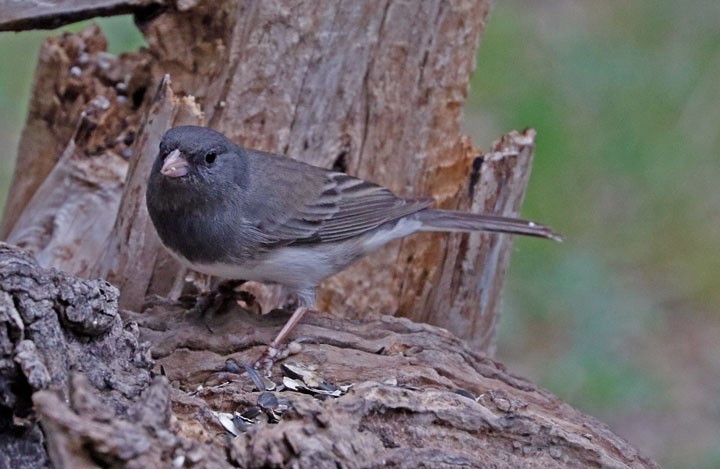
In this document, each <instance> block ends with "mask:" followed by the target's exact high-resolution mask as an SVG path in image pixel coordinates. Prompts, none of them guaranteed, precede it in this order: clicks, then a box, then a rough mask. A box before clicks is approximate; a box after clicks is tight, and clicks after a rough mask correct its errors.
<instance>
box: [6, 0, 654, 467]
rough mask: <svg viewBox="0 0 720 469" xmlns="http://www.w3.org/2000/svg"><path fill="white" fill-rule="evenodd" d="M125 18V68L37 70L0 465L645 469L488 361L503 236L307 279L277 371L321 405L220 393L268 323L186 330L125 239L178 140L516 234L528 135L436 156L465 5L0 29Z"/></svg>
mask: <svg viewBox="0 0 720 469" xmlns="http://www.w3.org/2000/svg"><path fill="white" fill-rule="evenodd" d="M129 11H132V12H134V13H135V14H136V22H137V24H138V26H139V27H140V29H141V30H142V32H143V34H144V35H145V38H146V40H147V42H148V45H149V47H148V48H147V49H143V50H141V51H138V52H136V53H126V54H122V55H121V56H120V57H115V56H112V55H110V54H107V53H106V52H105V48H106V42H105V39H104V37H103V36H102V34H101V32H100V31H99V29H98V28H97V27H94V26H91V27H89V28H88V29H86V30H85V31H83V32H82V33H80V34H77V35H73V34H64V35H62V36H61V37H57V38H50V39H48V40H47V41H46V42H45V44H44V45H43V47H42V50H41V54H40V62H39V64H38V68H37V71H36V77H35V82H34V87H33V100H32V103H31V108H30V113H29V116H28V121H27V124H26V127H25V129H24V131H23V135H22V139H21V143H20V148H19V151H18V155H19V158H18V162H17V170H16V173H15V177H14V179H13V186H12V190H11V193H10V195H9V198H8V205H7V207H6V210H5V214H4V217H3V223H2V234H3V236H6V239H7V240H8V241H9V242H11V243H13V244H16V245H19V246H21V247H22V248H24V249H25V250H24V251H23V250H20V249H18V248H17V247H13V246H10V245H6V244H2V245H0V387H1V388H2V390H3V392H2V400H0V420H1V421H2V424H0V445H1V446H2V449H3V450H2V451H0V466H13V467H14V466H18V465H31V466H35V467H48V466H51V465H53V466H57V467H86V466H127V467H168V466H171V465H172V466H173V467H186V466H187V467H230V466H241V467H287V466H290V467H337V466H341V467H380V466H385V465H391V466H393V465H394V466H398V467H422V466H426V467H427V466H430V467H443V466H445V467H456V466H498V467H509V466H510V467H525V466H530V467H556V466H558V465H568V466H583V467H585V466H603V467H655V464H654V463H653V462H652V461H651V460H649V459H647V458H645V457H643V456H642V455H640V454H639V453H638V452H637V450H635V449H634V448H632V447H631V446H629V445H628V444H627V443H626V442H624V441H623V440H622V439H620V438H619V437H617V436H615V435H613V434H612V433H611V432H610V431H609V430H608V429H607V427H606V426H605V425H603V424H602V423H600V422H597V421H595V420H594V419H592V418H590V417H588V416H585V415H583V414H581V413H579V412H578V411H576V410H574V409H572V408H571V407H570V406H568V405H567V404H564V403H563V402H562V401H560V400H559V399H558V398H556V397H555V396H552V395H551V394H549V393H548V392H546V391H544V390H542V389H539V388H537V387H536V386H534V385H533V384H532V383H529V382H527V381H526V380H523V379H522V378H518V377H515V376H513V375H511V374H510V373H508V372H507V371H506V370H505V369H504V368H503V366H502V365H500V364H498V363H496V362H494V361H492V360H491V359H490V358H488V355H487V354H488V352H491V351H492V347H493V337H494V331H495V326H496V323H497V318H498V304H499V302H498V298H499V296H498V295H499V291H500V288H501V285H502V280H503V276H504V272H505V269H506V267H507V263H508V262H509V252H510V242H511V241H510V239H509V238H508V237H503V236H490V235H473V236H467V235H451V236H445V235H427V236H425V235H423V236H417V237H414V238H410V239H407V240H404V241H402V242H397V243H394V244H391V245H390V246H388V247H387V248H386V249H384V250H382V251H380V252H378V253H377V254H375V255H374V256H371V257H369V258H368V259H367V260H365V261H363V262H361V263H360V264H358V265H357V266H355V267H353V268H352V269H349V270H348V271H347V272H345V273H343V274H341V275H339V276H337V277H334V278H332V279H329V280H328V281H327V282H326V283H325V284H324V285H323V288H322V289H321V292H320V302H321V306H323V308H326V309H330V310H332V311H333V312H334V313H336V314H334V315H330V314H325V313H320V314H310V315H308V316H306V318H305V319H304V320H303V321H302V323H301V325H300V326H299V327H298V329H297V330H296V332H295V334H294V336H293V337H294V339H295V341H296V342H297V343H298V344H301V345H300V347H301V349H302V350H301V353H300V354H299V355H293V356H291V357H289V358H287V359H285V360H284V363H285V364H294V365H296V366H299V367H301V369H304V370H306V371H307V370H310V371H307V372H308V373H310V374H312V376H315V378H313V379H314V381H313V382H315V384H317V386H320V388H322V389H323V390H324V391H325V392H329V393H335V394H339V397H338V396H335V397H327V398H325V399H320V398H319V397H322V395H321V394H318V393H317V392H316V390H317V389H315V388H313V389H315V390H314V391H312V393H314V394H308V392H310V391H309V390H308V389H307V388H297V384H296V385H295V386H296V388H297V389H300V390H303V389H304V393H303V392H297V391H289V390H285V391H282V392H280V391H279V390H278V388H272V387H270V383H266V382H263V381H262V380H259V378H258V377H255V378H256V380H255V381H258V380H259V381H258V383H255V382H254V381H252V380H251V379H250V377H248V374H247V373H244V374H243V370H244V369H243V367H242V366H241V364H242V363H247V362H252V361H254V359H255V358H257V356H258V355H259V354H260V350H261V348H262V347H263V346H265V344H267V343H268V342H269V341H270V339H271V337H272V336H273V335H274V334H275V333H276V332H277V329H278V328H279V326H280V325H281V324H282V322H283V321H284V320H285V319H286V314H284V313H283V312H281V311H273V312H271V313H269V314H265V315H262V316H259V315H257V314H253V313H251V312H249V311H246V310H244V309H242V308H240V307H239V306H233V307H232V308H231V310H229V311H226V312H224V313H223V314H220V315H217V316H214V317H211V318H201V317H197V316H196V315H194V314H193V313H191V312H189V311H188V307H187V305H186V304H185V303H183V302H180V301H179V300H178V297H179V296H180V294H181V292H182V291H183V289H185V290H187V289H188V288H191V287H193V285H191V284H189V283H188V278H189V276H188V275H186V272H185V271H184V270H183V269H181V268H180V267H179V266H178V265H177V264H176V263H175V261H174V260H173V259H172V258H170V256H168V255H167V253H165V252H164V251H163V250H162V248H161V246H160V243H159V241H158V239H157V235H156V234H155V232H154V230H153V229H152V226H151V224H150V223H149V221H148V217H147V212H146V209H145V206H144V203H143V200H144V190H145V179H146V177H147V171H148V168H149V165H150V163H151V161H152V159H153V158H154V157H155V148H156V146H157V142H158V141H159V139H160V137H161V135H162V133H163V132H164V131H165V130H166V129H167V128H168V127H170V126H173V125H179V124H182V123H194V124H203V123H205V124H208V125H211V126H213V127H215V128H218V129H219V130H221V131H224V132H225V133H227V134H228V135H229V136H230V137H232V138H234V139H235V140H237V141H238V142H239V143H241V144H244V145H246V146H251V147H255V148H259V149H263V150H269V151H275V152H278V153H284V154H288V155H289V156H292V157H296V158H299V159H301V160H304V161H307V162H310V163H314V164H318V165H325V166H328V167H334V168H336V169H340V170H345V171H348V172H350V173H351V174H354V175H357V176H360V177H364V178H367V179H370V180H374V181H376V182H379V183H381V184H384V185H387V186H389V187H391V188H392V189H394V190H395V191H396V192H398V193H400V194H406V195H413V194H415V195H428V194H432V195H435V196H436V197H437V198H438V204H439V206H442V207H446V208H454V207H456V208H462V209H467V210H473V211H489V212H496V213H502V214H506V215H512V214H516V213H517V212H518V210H519V207H520V204H521V202H522V197H523V193H524V189H525V185H526V183H527V178H528V177H529V173H530V166H531V161H532V153H533V148H534V132H533V131H532V130H528V131H525V132H523V133H518V132H511V133H509V134H508V135H506V136H505V137H503V138H501V139H500V140H499V141H498V143H497V144H495V145H494V147H493V148H492V149H491V151H489V152H487V153H484V154H482V153H481V152H479V151H478V150H477V149H475V148H474V147H473V146H472V144H471V143H470V141H469V139H467V137H464V136H462V135H460V131H459V120H460V117H461V109H462V104H463V102H464V100H465V96H466V92H467V84H468V80H469V76H470V73H471V72H472V69H473V67H474V60H475V48H476V46H477V43H478V41H479V38H480V36H481V33H482V30H483V27H484V21H485V18H486V15H487V11H488V4H487V3H486V2H485V1H457V2H443V1H440V0H435V1H428V2H422V3H417V4H416V3H408V2H396V1H387V2H382V3H371V2H356V1H351V0H340V1H335V2H312V3H311V2H303V1H291V2H288V1H279V0H270V1H264V2H247V1H240V0H236V1H230V0H227V1H221V2H210V1H193V0H191V1H177V2H174V1H170V0H165V1H160V0H158V1H151V0H150V1H133V2H128V1H123V0H107V1H104V2H101V5H99V4H97V3H96V2H87V1H84V0H66V1H64V2H53V3H52V4H50V3H48V4H47V5H46V4H43V5H40V4H37V5H35V4H33V3H22V4H21V3H17V2H14V3H13V5H12V8H8V9H0V12H2V13H0V29H11V30H20V29H25V28H33V27H54V26H58V25H59V24H62V23H63V22H67V21H72V20H78V19H82V18H89V17H92V16H94V15H97V14H117V13H126V12H129ZM34 258H37V261H36V260H35V259H34ZM98 277H100V278H101V279H100V280H98V279H97V278H98ZM108 280H109V281H110V282H111V283H113V284H116V285H117V286H119V287H120V290H119V291H118V290H117V289H116V288H115V287H113V286H112V285H111V284H110V283H108ZM265 309H266V310H267V309H269V308H265ZM372 310H377V311H382V312H384V313H389V314H391V315H397V316H406V317H407V318H411V319H414V320H416V321H427V322H433V323H435V324H440V325H443V326H444V327H446V328H448V329H450V331H451V332H448V331H447V330H444V329H440V328H437V327H434V326H431V325H426V324H420V323H418V322H413V321H411V320H410V319H407V318H399V317H392V316H388V315H377V314H376V313H374V312H373V311H372ZM337 313H344V314H343V315H338V314H337ZM453 333H454V334H456V335H453ZM456 336H460V337H461V338H464V339H467V341H468V342H463V341H462V340H461V339H460V338H458V337H456ZM468 344H469V345H468ZM273 371H274V374H273V376H272V377H271V378H272V380H273V381H274V382H275V383H280V382H281V381H282V380H283V376H281V370H280V369H277V368H276V369H274V370H273ZM283 373H286V371H283ZM313 373H314V374H313ZM286 378H288V376H286ZM289 378H290V379H294V380H297V379H298V378H297V377H295V378H293V377H289ZM321 378H322V379H321ZM322 380H324V382H321V381H322ZM289 383H292V381H290V382H289ZM306 384H307V383H306ZM342 385H352V387H351V388H350V390H349V391H347V392H344V391H343V392H341V390H345V388H341V386H342ZM308 386H309V385H308ZM318 389H319V388H318ZM328 390H332V391H328ZM281 403H282V404H281ZM280 407H283V408H284V407H288V409H287V411H286V412H284V413H282V415H281V416H280V417H279V418H277V417H278V416H277V415H276V414H275V413H274V412H275V410H276V409H279V408H280ZM258 409H259V410H258ZM233 412H239V413H247V412H251V413H255V414H256V415H254V416H253V419H252V420H253V423H249V422H246V421H243V420H242V419H239V417H238V418H235V420H233V419H232V413H233ZM228 414H229V415H230V417H228ZM275 420H279V421H277V422H275ZM228 422H229V423H228ZM233 429H234V430H233ZM231 430H232V433H233V435H234V436H231V434H230V433H229V431H231Z"/></svg>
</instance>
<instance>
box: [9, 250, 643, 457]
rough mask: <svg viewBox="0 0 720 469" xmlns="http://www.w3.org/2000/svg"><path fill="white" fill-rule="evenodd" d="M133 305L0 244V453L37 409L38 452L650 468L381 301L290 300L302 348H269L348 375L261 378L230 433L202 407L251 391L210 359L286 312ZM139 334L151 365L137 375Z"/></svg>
mask: <svg viewBox="0 0 720 469" xmlns="http://www.w3.org/2000/svg"><path fill="white" fill-rule="evenodd" d="M149 308H150V309H149V310H148V311H145V312H143V313H132V312H129V311H128V312H124V313H123V314H124V315H125V317H124V319H125V320H126V321H129V322H128V323H127V326H125V327H123V325H122V322H121V320H120V317H119V315H118V312H117V290H116V289H115V288H113V287H112V286H110V285H109V284H107V283H106V282H103V281H100V280H93V281H88V280H79V279H76V278H72V277H71V276H68V275H65V274H62V273H59V272H57V271H53V270H46V269H42V268H40V267H39V266H38V265H37V263H35V261H34V260H33V259H32V258H31V257H30V256H29V255H28V254H27V253H23V252H21V251H19V250H16V249H13V248H11V247H9V246H7V245H0V326H1V327H0V376H2V377H3V379H2V380H0V383H1V384H2V385H3V386H4V387H3V389H4V390H6V391H8V392H7V393H5V392H4V393H3V396H4V399H3V400H2V401H1V402H0V410H1V412H0V418H2V419H4V420H3V421H2V425H0V444H2V445H3V448H2V449H3V451H0V458H4V459H3V460H4V461H7V462H9V464H8V465H9V466H10V467H17V461H19V460H20V459H16V458H20V457H22V455H23V454H28V452H26V453H22V451H27V449H28V448H30V446H23V445H19V444H17V443H18V442H17V435H18V433H19V432H18V427H20V428H21V429H22V428H27V429H37V423H36V422H37V421H39V423H40V425H41V427H42V429H43V434H44V435H45V437H46V438H47V440H46V442H45V443H46V444H45V445H43V444H42V440H38V439H37V437H35V440H32V438H31V436H32V435H30V433H29V432H28V436H26V437H25V438H27V440H26V439H24V438H21V441H22V442H23V443H27V442H31V441H34V443H33V444H34V446H32V448H33V451H36V453H31V454H35V455H37V456H39V457H38V458H37V459H36V460H37V461H39V462H41V463H42V462H43V461H44V464H47V461H48V460H50V461H52V464H53V465H55V467H85V466H86V465H89V464H100V465H111V466H121V467H170V466H171V465H172V464H176V465H177V466H176V467H180V466H183V464H184V465H185V466H191V467H231V466H241V467H339V466H340V467H381V466H386V465H391V466H396V467H423V466H424V467H428V466H431V467H439V466H443V465H445V466H449V467H455V466H462V467H539V468H543V467H548V468H550V467H553V468H554V467H558V466H561V467H617V468H621V467H638V468H640V467H657V465H656V464H655V463H653V462H652V461H651V460H650V459H648V458H646V457H644V456H643V455H641V454H639V453H638V451H637V450H636V449H634V448H632V447H631V446H630V445H628V444H627V443H626V442H625V441H624V440H622V439H621V438H619V437H617V436H616V435H614V434H613V433H612V432H610V431H609V430H608V428H607V427H606V426H605V425H604V424H602V423H600V422H598V421H596V420H594V419H593V418H591V417H588V416H586V415H583V414H582V413H580V412H578V411H576V410H574V409H573V408H571V407H570V406H568V405H567V404H564V403H563V402H562V401H560V400H559V399H558V398H557V397H555V396H553V395H551V394H550V393H548V392H547V391H545V390H543V389H539V388H537V387H536V386H534V385H533V384H532V383H530V382H528V381H526V380H524V379H522V378H519V377H516V376H513V375H511V374H509V373H508V372H507V371H506V370H505V369H504V368H503V367H502V365H499V364H498V363H496V362H494V361H492V360H491V359H489V358H486V357H485V356H483V355H480V354H477V353H475V352H473V351H471V350H469V349H468V348H467V347H466V346H465V344H464V343H463V342H462V341H461V340H459V339H457V338H455V337H453V336H452V335H451V334H449V333H448V332H447V331H444V330H442V329H438V328H435V327H433V326H429V325H423V324H416V323H413V322H411V321H409V320H407V319H402V318H393V317H388V316H371V317H368V318H366V319H365V320H364V321H350V320H347V319H342V318H339V317H336V316H331V315H327V314H322V313H320V314H314V313H312V314H310V315H308V316H307V317H306V320H304V321H303V323H302V324H301V325H300V326H299V328H298V329H297V331H296V336H297V337H298V338H302V340H300V341H301V342H302V348H303V350H302V352H301V354H299V355H293V356H291V357H289V358H287V359H285V362H288V363H299V364H304V365H306V366H314V367H316V370H317V372H318V373H320V375H322V376H323V377H324V378H325V379H326V380H327V381H328V382H330V383H335V384H350V383H352V384H353V388H352V390H351V391H350V392H349V393H348V394H346V395H344V396H341V397H339V398H337V399H326V400H318V399H316V398H314V397H312V396H309V395H306V394H302V393H298V392H293V391H283V392H275V393H274V395H275V396H276V397H284V398H287V399H288V400H289V401H290V405H291V410H290V411H288V412H286V413H285V414H284V415H283V417H282V419H281V421H280V422H279V423H277V424H270V423H267V422H265V423H262V422H260V423H257V424H255V425H254V426H253V427H252V428H250V429H249V430H248V431H247V432H246V433H242V434H241V435H240V436H239V437H237V438H234V439H233V438H230V437H229V436H228V434H227V433H226V431H225V430H224V429H223V428H222V426H221V425H220V424H219V422H218V420H217V419H216V417H215V416H214V415H213V411H223V412H233V411H236V410H238V411H243V410H245V409H247V408H249V407H251V406H255V405H257V402H258V397H259V395H260V393H259V392H258V391H256V390H255V389H254V385H253V384H252V382H251V381H250V380H249V379H248V378H247V376H238V375H232V374H231V373H228V372H227V371H225V370H226V369H228V368H227V365H226V363H227V360H228V359H233V360H235V361H237V362H248V361H251V360H253V359H255V358H256V357H257V355H258V354H259V353H260V350H261V348H262V346H263V342H265V341H266V340H269V339H270V338H271V337H272V336H273V335H274V333H275V332H276V331H277V327H278V325H279V324H280V323H282V322H283V321H284V320H285V319H286V318H287V316H286V315H285V314H281V313H277V314H271V315H266V316H256V315H252V314H249V313H247V312H245V311H243V310H241V309H239V308H234V309H233V310H231V311H228V312H227V313H225V314H222V315H219V316H215V317H212V318H204V319H203V318H201V317H200V316H198V315H197V314H189V313H187V312H186V311H184V310H183V309H182V308H181V307H180V306H179V305H178V304H175V303H172V302H168V301H159V302H156V303H155V304H152V305H150V306H149ZM210 329H212V330H213V331H215V332H211V331H210ZM143 341H149V343H150V344H152V349H151V350H152V354H153V357H154V359H155V360H156V362H155V363H154V368H153V369H154V370H155V373H159V372H162V373H163V374H165V375H166V377H155V378H153V376H152V372H151V371H150V368H151V367H153V363H152V362H151V361H150V359H149V357H148V350H149V348H148V344H145V343H143ZM228 378H230V380H229V381H228ZM273 379H274V380H275V381H278V379H279V377H278V371H277V369H276V374H275V375H274V376H273ZM168 381H169V384H170V385H168ZM459 389H462V390H463V391H462V394H459V393H458V392H456V391H458V390H459ZM31 395H32V405H31V402H30V399H31ZM36 434H37V432H36ZM11 437H13V438H15V444H14V445H7V443H6V442H8V441H9V439H10V438H11ZM7 448H12V451H13V452H7V451H6V449H7ZM44 448H47V453H45V452H44V451H45V450H44Z"/></svg>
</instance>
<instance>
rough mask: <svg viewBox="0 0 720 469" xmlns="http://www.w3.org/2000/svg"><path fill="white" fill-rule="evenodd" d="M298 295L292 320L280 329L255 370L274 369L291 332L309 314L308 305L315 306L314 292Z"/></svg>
mask: <svg viewBox="0 0 720 469" xmlns="http://www.w3.org/2000/svg"><path fill="white" fill-rule="evenodd" d="M296 293H297V307H296V308H295V311H294V312H293V314H292V316H290V319H288V320H287V322H286V323H285V325H283V327H282V329H280V332H278V334H277V335H276V336H275V338H274V339H273V341H272V342H271V343H270V345H269V346H268V348H267V350H265V352H263V354H262V355H261V356H260V358H259V359H258V361H257V362H255V368H258V369H263V370H265V371H268V372H269V371H270V368H271V367H272V365H273V363H274V362H275V360H277V359H278V358H280V355H281V353H280V352H281V349H282V347H283V345H284V342H285V340H286V339H287V337H288V335H290V332H292V330H293V329H294V328H295V326H297V324H298V322H300V319H302V317H303V316H304V315H305V313H307V312H308V311H309V310H310V309H311V308H310V307H308V306H307V305H308V304H311V305H314V304H315V291H314V290H303V291H299V292H296Z"/></svg>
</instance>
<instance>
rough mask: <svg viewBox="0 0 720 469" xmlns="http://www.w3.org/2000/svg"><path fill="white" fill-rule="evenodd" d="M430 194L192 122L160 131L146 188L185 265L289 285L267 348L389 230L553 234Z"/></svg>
mask: <svg viewBox="0 0 720 469" xmlns="http://www.w3.org/2000/svg"><path fill="white" fill-rule="evenodd" d="M432 203H433V199H432V198H429V197H428V198H404V197H398V196H396V195H395V194H393V193H392V192H390V190H388V189H386V188H384V187H382V186H378V185H376V184H373V183H371V182H367V181H363V180H362V179H358V178H355V177H352V176H348V175H347V174H344V173H339V172H336V171H331V170H327V169H324V168H319V167H315V166H311V165H308V164H305V163H301V162H299V161H295V160H292V159H290V158H287V157H283V156H278V155H273V154H270V153H264V152H260V151H256V150H250V149H247V148H243V147H240V146H238V145H236V144H235V143H233V142H231V141H230V140H228V139H227V138H226V137H225V136H224V135H223V134H221V133H219V132H216V131H214V130H212V129H209V128H205V127H195V126H182V127H175V128H173V129H170V130H169V131H168V132H167V133H166V134H165V135H164V136H163V138H162V142H161V143H160V151H159V153H158V155H157V159H156V160H155V164H154V166H153V168H152V173H151V174H150V178H149V180H148V188H147V207H148V211H149V213H150V218H151V219H152V221H153V224H154V225H155V228H156V229H157V232H158V234H159V235H160V239H161V240H162V242H163V244H164V245H165V246H166V247H167V248H168V249H169V250H170V252H171V253H172V254H173V255H174V256H175V257H177V258H178V259H179V260H180V261H181V262H182V263H184V264H185V265H187V266H188V267H189V268H191V269H193V270H196V271H198V272H202V273H205V274H209V275H214V276H218V277H223V278H229V279H243V280H254V281H259V282H268V283H276V284H280V285H283V286H285V287H286V288H287V289H288V290H289V291H290V292H292V293H295V294H296V295H297V298H298V309H297V310H296V311H295V313H294V314H293V316H292V317H291V318H290V320H289V321H288V323H287V324H286V325H285V327H284V328H283V330H282V331H281V332H280V333H279V334H278V337H277V338H276V339H275V340H274V341H273V343H272V345H271V348H275V347H277V346H278V345H280V344H281V343H282V341H283V340H284V338H285V336H286V335H287V334H288V333H289V332H290V330H291V329H292V327H293V326H294V325H295V324H296V323H297V321H299V319H300V318H301V317H302V315H303V314H304V313H305V311H306V310H307V309H308V308H311V307H313V306H314V305H315V289H316V287H317V285H318V284H319V283H320V282H322V281H323V280H324V279H325V278H327V277H329V276H331V275H333V274H335V273H338V272H340V271H341V270H343V269H345V268H346V267H348V266H349V265H350V264H352V263H353V262H355V261H357V260H358V259H360V258H361V257H363V256H365V255H366V254H368V253H369V252H371V251H373V250H375V249H377V248H379V247H380V246H383V245H384V244H386V243H388V242H389V241H391V240H393V239H396V238H400V237H403V236H408V235H410V234H412V233H415V232H418V231H494V232H501V233H513V234H522V235H528V236H537V237H541V238H550V239H556V240H559V236H558V235H557V234H556V233H555V232H553V231H552V230H551V229H550V228H548V227H546V226H543V225H540V224H538V223H534V222H531V221H525V220H519V219H514V218H505V217H500V216H495V215H478V214H472V213H465V212H458V211H451V210H437V209H432V208H429V207H430V205H431V204H432Z"/></svg>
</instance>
